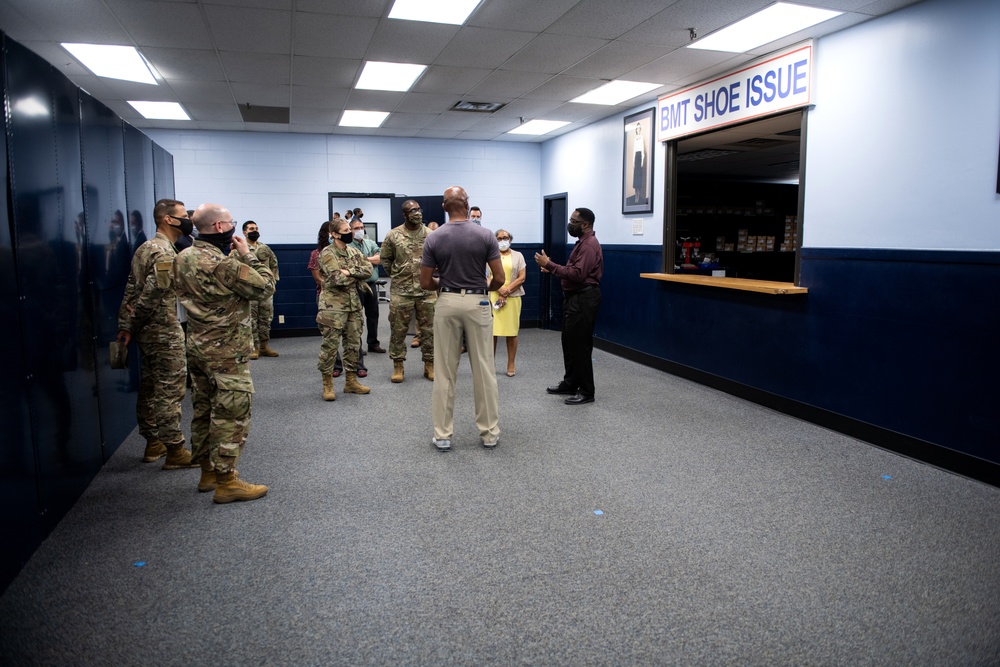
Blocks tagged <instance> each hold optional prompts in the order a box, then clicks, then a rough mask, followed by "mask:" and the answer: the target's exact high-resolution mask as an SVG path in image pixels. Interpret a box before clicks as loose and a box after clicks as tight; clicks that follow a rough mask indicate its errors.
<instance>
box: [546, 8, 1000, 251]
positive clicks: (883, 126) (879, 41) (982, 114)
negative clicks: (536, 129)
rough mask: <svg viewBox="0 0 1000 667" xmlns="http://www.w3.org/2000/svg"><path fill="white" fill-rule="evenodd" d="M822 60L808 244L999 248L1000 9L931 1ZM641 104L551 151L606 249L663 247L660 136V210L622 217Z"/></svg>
mask: <svg viewBox="0 0 1000 667" xmlns="http://www.w3.org/2000/svg"><path fill="white" fill-rule="evenodd" d="M816 60H817V64H816V71H815V73H814V83H815V89H816V96H815V98H814V100H815V103H816V106H815V108H813V109H812V110H811V111H810V112H809V127H808V134H807V148H808V153H807V162H806V172H805V173H806V202H805V217H804V224H803V245H805V246H808V247H858V248H883V249H889V248H900V249H927V248H930V249H963V250H998V249H1000V195H997V194H996V181H997V162H998V154H997V153H998V145H1000V84H998V82H1000V2H997V1H996V0H928V1H927V2H924V3H921V4H918V5H914V6H912V7H909V8H907V9H904V10H901V11H899V12H896V13H893V14H890V15H888V16H885V17H882V18H880V19H875V20H873V21H870V22H868V23H865V24H862V25H860V26H857V27H855V28H850V29H848V30H845V31H842V32H840V33H836V34H834V35H831V36H828V37H824V38H822V39H821V40H818V42H817V58H816ZM644 106H646V105H644ZM641 108H643V107H636V108H634V109H630V110H629V111H628V112H626V113H623V114H621V115H616V116H614V117H612V118H608V119H606V120H604V121H601V122H599V123H595V124H594V125H590V126H588V127H585V128H582V129H580V130H577V131H575V132H572V133H569V134H566V135H563V136H561V137H558V138H556V139H553V140H551V141H548V142H545V143H544V144H543V145H542V194H543V195H545V194H554V193H559V192H567V193H568V203H569V208H570V209H571V210H572V209H573V208H574V207H576V206H588V207H589V208H591V209H593V210H594V212H595V214H596V216H597V225H596V230H597V234H598V238H599V239H600V240H601V242H602V243H619V244H657V245H660V244H662V243H663V235H662V225H663V223H662V220H663V175H664V171H663V161H664V151H663V147H662V145H661V144H659V142H657V150H656V152H655V154H654V168H655V172H654V181H655V182H654V193H655V200H654V210H653V214H652V215H642V216H635V215H628V216H624V215H622V214H621V213H620V211H621V196H622V195H621V188H622V185H621V179H622V175H621V172H622V138H621V133H622V131H623V130H622V127H623V118H624V117H625V116H627V115H629V114H631V113H634V112H635V111H638V110H640V109H641ZM637 217H638V218H644V219H645V224H644V227H645V233H644V234H643V235H642V236H634V235H632V225H631V220H632V219H633V218H637Z"/></svg>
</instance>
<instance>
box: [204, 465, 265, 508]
mask: <svg viewBox="0 0 1000 667" xmlns="http://www.w3.org/2000/svg"><path fill="white" fill-rule="evenodd" d="M265 494H267V487H266V486H264V485H263V484H250V483H248V482H244V481H243V480H242V479H240V478H239V476H238V475H237V474H236V471H235V470H230V471H229V472H217V473H215V495H214V496H213V497H212V500H214V501H215V502H217V503H231V502H233V501H234V500H257V499H258V498H261V497H263V496H264V495H265Z"/></svg>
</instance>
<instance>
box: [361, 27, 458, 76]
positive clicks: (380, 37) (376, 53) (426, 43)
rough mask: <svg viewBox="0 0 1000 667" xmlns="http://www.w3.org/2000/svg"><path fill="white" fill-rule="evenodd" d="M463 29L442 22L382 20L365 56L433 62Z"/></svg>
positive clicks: (366, 58) (401, 61)
mask: <svg viewBox="0 0 1000 667" xmlns="http://www.w3.org/2000/svg"><path fill="white" fill-rule="evenodd" d="M460 29H461V27H460V26H457V25H444V24H441V23H422V22H419V21H395V20H393V21H389V20H386V21H381V22H379V24H378V28H376V30H375V34H374V35H372V39H371V42H369V44H368V50H367V51H366V52H365V60H384V61H387V62H395V63H418V64H421V65H427V64H430V63H432V62H434V59H435V58H437V57H438V55H439V54H440V53H441V51H442V50H443V49H444V47H445V46H447V45H448V42H450V41H451V40H452V39H453V38H454V37H455V35H457V34H458V31H459V30H460Z"/></svg>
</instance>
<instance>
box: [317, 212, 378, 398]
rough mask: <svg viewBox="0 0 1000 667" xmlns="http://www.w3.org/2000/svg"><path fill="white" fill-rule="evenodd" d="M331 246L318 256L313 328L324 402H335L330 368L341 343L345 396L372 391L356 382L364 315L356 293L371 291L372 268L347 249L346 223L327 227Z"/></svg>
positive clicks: (348, 228) (348, 232)
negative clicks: (320, 284)
mask: <svg viewBox="0 0 1000 667" xmlns="http://www.w3.org/2000/svg"><path fill="white" fill-rule="evenodd" d="M330 234H331V239H330V240H331V241H332V242H331V243H330V245H328V246H327V247H325V248H323V251H322V252H321V253H320V254H319V272H320V276H321V277H322V280H323V289H322V291H321V292H320V295H319V312H318V313H317V315H316V324H317V325H319V331H320V333H321V334H323V343H322V345H320V348H319V363H318V364H317V367H318V368H319V372H320V373H321V374H322V375H323V400H324V401H335V400H337V395H336V393H334V391H333V366H334V362H335V359H336V357H337V350H338V349H339V348H340V346H341V342H343V346H344V371H345V372H346V375H347V380H346V382H345V383H344V392H345V393H348V394H367V393H368V392H370V391H371V390H370V389H369V388H368V387H366V386H364V385H362V384H361V383H359V382H358V357H359V356H360V350H361V322H362V318H363V317H364V311H363V310H362V306H361V299H360V298H359V297H358V290H359V289H364V290H370V289H371V288H369V287H368V284H367V283H366V282H365V281H367V280H368V279H369V278H370V277H371V275H372V265H371V262H369V261H368V259H367V258H366V257H365V256H364V255H363V254H361V252H360V251H359V250H357V249H356V248H353V247H351V246H350V243H351V241H352V240H353V239H354V235H353V233H352V232H351V225H350V223H348V222H347V221H346V220H336V221H331V223H330Z"/></svg>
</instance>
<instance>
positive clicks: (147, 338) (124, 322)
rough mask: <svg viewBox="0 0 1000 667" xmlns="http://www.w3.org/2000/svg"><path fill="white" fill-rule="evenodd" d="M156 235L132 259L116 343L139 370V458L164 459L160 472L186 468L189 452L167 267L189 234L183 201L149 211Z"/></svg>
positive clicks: (183, 371) (179, 342)
mask: <svg viewBox="0 0 1000 667" xmlns="http://www.w3.org/2000/svg"><path fill="white" fill-rule="evenodd" d="M153 217H154V218H155V219H156V236H155V237H153V238H152V239H151V240H149V241H145V242H144V243H142V245H140V246H139V247H138V248H137V249H136V251H135V255H134V256H133V257H132V270H131V272H130V273H129V276H128V282H127V283H126V285H125V296H124V298H123V299H122V303H121V306H120V307H119V308H118V340H119V341H122V342H124V343H125V344H126V345H127V344H128V343H129V341H130V340H131V339H133V338H135V340H136V342H137V343H138V344H139V352H140V361H141V364H142V370H141V372H140V376H139V377H140V380H139V396H138V398H137V399H136V404H135V416H136V420H137V421H138V423H139V434H140V435H142V437H144V438H145V439H146V451H145V453H144V455H143V458H142V460H143V461H145V462H147V463H152V462H153V461H156V460H158V459H159V458H160V457H161V456H164V455H166V457H167V459H166V461H165V462H164V464H163V469H164V470H177V469H179V468H191V467H193V466H195V465H197V464H192V463H191V452H190V451H188V450H187V449H185V448H184V434H183V433H181V401H182V400H184V394H185V392H186V391H187V388H186V386H185V382H186V380H187V362H186V361H185V359H184V332H183V331H182V330H181V325H180V323H179V322H178V321H177V295H176V293H175V292H174V283H173V277H172V275H171V267H172V266H173V262H174V257H175V256H176V255H177V252H176V251H175V250H174V241H176V240H177V239H178V238H179V237H180V236H181V235H182V234H185V233H188V232H190V231H191V221H190V220H189V219H188V217H187V212H186V211H185V210H184V203H183V202H179V201H175V200H173V199H161V200H160V201H158V202H156V207H155V208H154V209H153Z"/></svg>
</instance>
